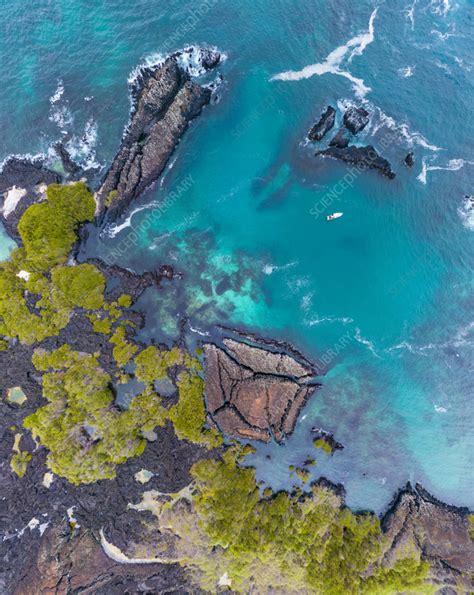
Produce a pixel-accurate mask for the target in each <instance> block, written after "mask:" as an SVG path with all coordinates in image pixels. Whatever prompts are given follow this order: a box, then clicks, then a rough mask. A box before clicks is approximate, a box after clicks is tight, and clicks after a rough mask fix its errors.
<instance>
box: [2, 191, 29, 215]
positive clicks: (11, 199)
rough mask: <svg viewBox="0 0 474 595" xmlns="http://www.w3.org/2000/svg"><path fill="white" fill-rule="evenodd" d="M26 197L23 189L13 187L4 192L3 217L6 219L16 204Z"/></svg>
mask: <svg viewBox="0 0 474 595" xmlns="http://www.w3.org/2000/svg"><path fill="white" fill-rule="evenodd" d="M25 195H26V190H25V189H24V188H17V187H16V186H13V188H10V190H9V191H8V192H5V201H4V203H3V209H2V211H3V216H4V217H8V215H10V214H11V213H13V211H14V210H15V209H16V207H17V204H18V203H19V202H20V200H21V199H22V198H23V197H24V196H25Z"/></svg>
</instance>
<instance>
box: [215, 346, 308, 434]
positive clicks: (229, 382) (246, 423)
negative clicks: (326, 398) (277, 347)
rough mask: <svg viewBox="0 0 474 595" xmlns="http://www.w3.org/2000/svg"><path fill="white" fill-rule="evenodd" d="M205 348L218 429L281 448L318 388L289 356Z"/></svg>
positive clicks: (256, 350)
mask: <svg viewBox="0 0 474 595" xmlns="http://www.w3.org/2000/svg"><path fill="white" fill-rule="evenodd" d="M223 343H224V347H217V346H216V345H214V344H212V343H207V344H205V345H204V355H205V359H206V365H205V382H206V391H207V407H208V412H209V414H210V416H211V419H212V420H213V421H214V422H215V423H216V424H217V426H218V427H219V429H220V430H221V431H222V432H223V433H225V434H227V435H228V436H233V437H236V438H245V439H250V440H259V441H261V442H270V441H271V439H272V437H273V438H275V440H276V441H277V442H282V441H283V440H284V438H285V436H287V435H288V434H291V432H292V431H293V430H294V427H295V424H296V421H297V419H298V415H299V413H300V411H301V409H302V407H303V406H304V405H305V403H306V401H307V399H308V398H309V397H310V396H311V394H312V393H313V391H314V389H315V388H317V387H318V386H319V385H317V384H315V383H314V382H312V380H311V379H312V377H313V375H314V371H313V369H312V368H311V367H309V366H307V365H306V364H302V363H300V362H299V361H297V360H296V359H294V358H293V357H291V356H290V355H288V354H286V353H282V352H273V351H269V350H267V349H264V348H263V347H261V346H258V347H257V346H253V345H249V344H247V343H243V342H240V341H235V340H233V339H225V340H224V342H223Z"/></svg>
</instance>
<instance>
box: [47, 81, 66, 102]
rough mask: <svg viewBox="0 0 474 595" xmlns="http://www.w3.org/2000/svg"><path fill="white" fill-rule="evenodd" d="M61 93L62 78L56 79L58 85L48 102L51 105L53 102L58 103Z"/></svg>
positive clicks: (62, 88) (62, 93) (62, 89)
mask: <svg viewBox="0 0 474 595" xmlns="http://www.w3.org/2000/svg"><path fill="white" fill-rule="evenodd" d="M63 95H64V83H63V81H62V79H58V85H57V87H56V91H55V92H54V93H53V95H51V97H50V98H49V102H50V103H51V105H54V104H55V103H58V101H59V100H60V99H61V97H62V96H63Z"/></svg>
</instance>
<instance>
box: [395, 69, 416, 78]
mask: <svg viewBox="0 0 474 595" xmlns="http://www.w3.org/2000/svg"><path fill="white" fill-rule="evenodd" d="M398 74H399V76H401V77H402V78H404V79H408V78H410V77H411V76H413V75H414V74H415V66H405V68H399V69H398Z"/></svg>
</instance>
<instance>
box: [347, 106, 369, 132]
mask: <svg viewBox="0 0 474 595" xmlns="http://www.w3.org/2000/svg"><path fill="white" fill-rule="evenodd" d="M343 121H344V126H345V127H346V128H347V130H350V132H352V134H358V133H359V132H360V131H361V130H364V128H365V127H366V126H367V124H368V123H369V112H368V111H367V110H365V109H364V108H363V107H355V106H352V107H350V108H349V109H347V110H346V111H345V113H344V118H343Z"/></svg>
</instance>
